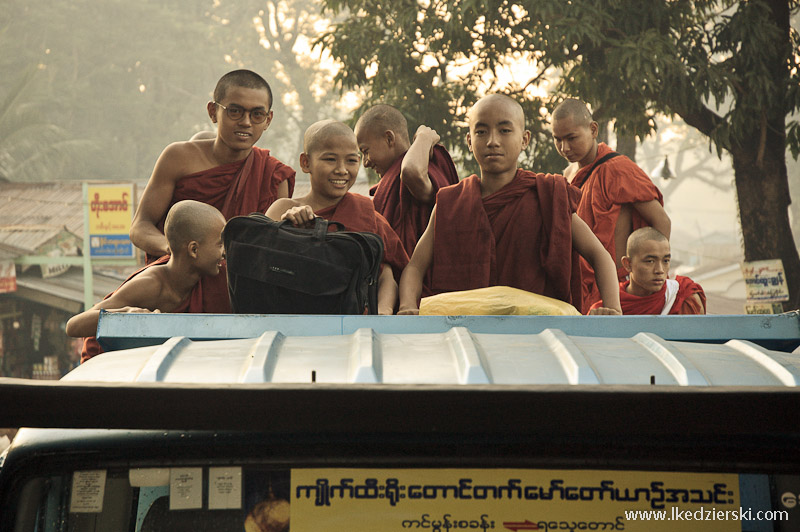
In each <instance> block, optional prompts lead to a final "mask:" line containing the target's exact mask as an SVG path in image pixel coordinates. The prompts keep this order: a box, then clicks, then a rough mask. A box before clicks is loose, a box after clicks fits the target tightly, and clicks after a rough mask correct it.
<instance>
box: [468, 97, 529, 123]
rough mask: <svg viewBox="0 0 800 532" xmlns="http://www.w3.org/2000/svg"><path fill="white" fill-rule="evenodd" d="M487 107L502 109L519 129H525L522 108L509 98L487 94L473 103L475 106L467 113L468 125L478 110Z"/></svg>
mask: <svg viewBox="0 0 800 532" xmlns="http://www.w3.org/2000/svg"><path fill="white" fill-rule="evenodd" d="M489 106H493V107H497V106H500V107H502V108H504V109H505V110H506V111H508V112H509V113H510V114H511V117H512V118H513V120H514V121H515V122H517V124H518V125H519V127H520V129H522V130H524V129H525V111H523V110H522V106H521V105H520V104H519V102H518V101H517V100H515V99H514V98H512V97H511V96H507V95H505V94H500V93H494V94H487V95H486V96H484V97H483V98H481V99H480V100H478V101H477V102H475V105H473V106H472V107H471V108H470V110H469V111H467V120H469V122H470V124H471V123H472V121H473V117H474V116H475V114H476V113H477V112H478V111H479V110H481V109H484V108H486V107H489Z"/></svg>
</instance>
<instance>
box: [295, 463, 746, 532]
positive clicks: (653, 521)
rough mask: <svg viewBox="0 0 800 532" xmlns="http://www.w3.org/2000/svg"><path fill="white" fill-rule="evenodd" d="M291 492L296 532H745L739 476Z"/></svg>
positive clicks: (478, 474)
mask: <svg viewBox="0 0 800 532" xmlns="http://www.w3.org/2000/svg"><path fill="white" fill-rule="evenodd" d="M291 484H292V502H291V523H292V530H293V531H294V532H306V531H312V530H320V526H321V525H322V524H324V525H323V526H322V529H324V530H325V531H326V532H375V531H376V530H380V531H382V532H391V531H398V532H400V531H403V530H430V531H437V532H450V531H459V532H460V531H462V530H482V531H487V530H495V531H512V532H522V531H528V530H542V531H545V530H626V531H645V530H647V531H674V530H679V529H682V530H703V531H706V530H708V531H739V530H741V523H740V519H741V514H740V512H741V508H740V500H739V480H738V476H737V475H735V474H715V473H691V474H689V473H665V472H641V471H635V472H630V471H585V470H584V471H574V470H558V471H555V470H534V469H394V470H372V469H293V470H292V479H291ZM694 521H703V522H702V523H695V522H694Z"/></svg>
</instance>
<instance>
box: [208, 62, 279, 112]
mask: <svg viewBox="0 0 800 532" xmlns="http://www.w3.org/2000/svg"><path fill="white" fill-rule="evenodd" d="M230 87H244V88H245V89H263V90H265V91H267V95H269V105H268V106H267V109H268V110H269V109H271V108H272V89H271V88H270V86H269V83H267V80H265V79H264V78H262V77H261V76H259V75H258V74H256V73H255V72H253V71H252V70H244V69H242V70H234V71H232V72H228V73H227V74H225V75H224V76H222V77H221V78H220V79H219V81H218V82H217V86H216V87H215V88H214V101H215V102H221V101H223V100H224V99H225V94H226V93H227V92H228V89H229V88H230Z"/></svg>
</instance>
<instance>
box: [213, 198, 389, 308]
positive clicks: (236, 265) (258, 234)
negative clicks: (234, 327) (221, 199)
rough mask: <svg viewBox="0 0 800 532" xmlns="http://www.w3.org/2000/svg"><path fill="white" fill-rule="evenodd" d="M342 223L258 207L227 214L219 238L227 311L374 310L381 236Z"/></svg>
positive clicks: (381, 254) (376, 305) (380, 255)
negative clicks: (299, 222)
mask: <svg viewBox="0 0 800 532" xmlns="http://www.w3.org/2000/svg"><path fill="white" fill-rule="evenodd" d="M329 226H335V227H336V228H337V229H338V230H337V231H330V232H329V231H328V227H329ZM344 229H345V228H344V226H343V225H342V224H340V223H338V222H328V221H327V220H325V219H323V218H316V220H315V224H314V228H313V229H301V228H297V227H295V226H293V225H292V224H291V222H289V221H283V222H276V221H274V220H271V219H270V218H267V217H266V216H264V215H263V214H259V213H253V214H251V215H249V216H237V217H234V218H231V219H230V220H229V221H228V223H227V224H225V229H224V230H223V232H222V238H223V242H224V244H225V254H226V262H227V270H228V294H229V295H230V299H231V308H232V309H233V312H235V313H236V314H364V312H365V311H367V312H368V313H369V314H377V313H378V274H379V272H380V265H381V261H382V260H383V240H382V239H381V237H380V236H378V235H376V234H375V233H368V232H353V231H346V230H344Z"/></svg>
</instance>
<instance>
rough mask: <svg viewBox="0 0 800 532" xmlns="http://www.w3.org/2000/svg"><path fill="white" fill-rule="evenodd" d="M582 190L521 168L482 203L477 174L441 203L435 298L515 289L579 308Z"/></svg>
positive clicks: (443, 194) (445, 192)
mask: <svg viewBox="0 0 800 532" xmlns="http://www.w3.org/2000/svg"><path fill="white" fill-rule="evenodd" d="M578 197H579V193H578V191H577V189H575V188H574V187H570V186H568V185H567V181H566V180H565V179H564V177H562V176H560V175H550V174H537V173H533V172H529V171H527V170H517V175H516V176H515V177H514V180H513V181H511V182H510V183H509V184H508V185H506V186H505V187H503V188H502V189H500V190H499V191H497V192H495V193H494V194H492V195H490V196H487V197H485V198H481V183H480V179H479V178H478V177H477V176H475V175H473V176H470V177H468V178H466V179H464V180H463V181H461V182H460V183H459V184H457V185H453V186H449V187H445V188H443V189H441V190H440V191H439V194H438V196H437V198H436V222H435V227H434V245H433V264H432V267H431V271H432V275H431V279H432V283H433V284H432V288H433V291H434V293H441V292H452V291H458V290H471V289H474V288H483V287H486V286H497V285H500V286H512V287H514V288H519V289H521V290H527V291H528V292H533V293H536V294H541V295H544V296H548V297H552V298H555V299H560V300H561V301H566V302H567V303H570V304H572V305H574V306H576V307H580V269H579V266H578V262H577V260H578V256H579V255H578V253H577V252H576V251H574V250H573V247H572V214H573V213H574V212H575V209H576V208H577V204H578Z"/></svg>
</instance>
